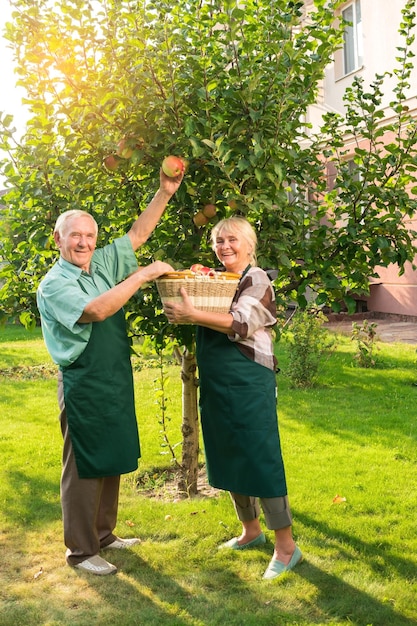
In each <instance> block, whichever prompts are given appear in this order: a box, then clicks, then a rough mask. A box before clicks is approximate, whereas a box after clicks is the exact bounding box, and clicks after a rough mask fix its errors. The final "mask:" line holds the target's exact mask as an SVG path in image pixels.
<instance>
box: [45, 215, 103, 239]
mask: <svg viewBox="0 0 417 626" xmlns="http://www.w3.org/2000/svg"><path fill="white" fill-rule="evenodd" d="M73 217H89V218H90V219H91V221H92V222H93V223H94V230H95V233H96V235H97V233H98V225H97V222H96V220H95V219H94V217H93V216H92V215H90V213H87V211H82V210H81V209H70V210H69V211H64V213H61V215H60V216H59V217H58V219H57V221H56V223H55V228H54V234H55V233H59V234H60V235H62V233H63V231H64V228H65V225H66V223H67V222H68V220H70V219H72V218H73Z"/></svg>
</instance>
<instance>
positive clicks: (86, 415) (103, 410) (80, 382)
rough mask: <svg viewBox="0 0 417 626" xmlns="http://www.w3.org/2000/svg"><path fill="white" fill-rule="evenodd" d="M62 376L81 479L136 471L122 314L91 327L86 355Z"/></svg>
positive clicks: (129, 368) (133, 418)
mask: <svg viewBox="0 0 417 626" xmlns="http://www.w3.org/2000/svg"><path fill="white" fill-rule="evenodd" d="M62 373H63V381H64V399H65V408H66V412H67V420H68V428H69V433H70V437H71V442H72V446H73V450H74V456H75V461H76V464H77V469H78V474H79V477H80V478H101V477H105V476H118V475H119V474H125V473H127V472H132V471H134V470H136V469H137V467H138V458H139V457H140V446H139V434H138V427H137V422H136V414H135V404H134V390H133V375H132V366H131V362H130V343H129V339H128V337H127V334H126V321H125V316H124V312H123V309H121V310H120V311H118V312H117V313H116V314H115V315H113V316H112V317H109V318H108V319H106V320H104V321H103V322H94V323H93V325H92V332H91V336H90V340H89V342H88V344H87V346H86V348H85V350H84V352H83V353H82V354H81V356H79V357H78V359H77V360H76V361H75V362H74V363H72V364H71V365H69V366H68V367H63V368H62Z"/></svg>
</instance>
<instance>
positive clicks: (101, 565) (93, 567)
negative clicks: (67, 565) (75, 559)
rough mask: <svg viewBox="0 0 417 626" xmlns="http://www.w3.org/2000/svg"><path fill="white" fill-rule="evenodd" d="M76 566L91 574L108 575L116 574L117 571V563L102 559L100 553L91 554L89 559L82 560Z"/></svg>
mask: <svg viewBox="0 0 417 626" xmlns="http://www.w3.org/2000/svg"><path fill="white" fill-rule="evenodd" d="M74 567H76V568H77V569H81V570H83V571H84V572H89V573H90V574H96V575H97V576H107V575H108V574H115V573H116V572H117V567H116V566H115V565H112V564H111V563H108V562H107V561H106V560H105V559H102V558H101V556H98V554H96V555H95V556H90V558H89V559H85V561H81V563H77V565H74Z"/></svg>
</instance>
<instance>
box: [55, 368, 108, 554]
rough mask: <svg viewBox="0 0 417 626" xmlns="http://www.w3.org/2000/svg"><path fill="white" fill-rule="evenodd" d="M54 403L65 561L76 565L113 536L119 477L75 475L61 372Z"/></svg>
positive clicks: (97, 550)
mask: <svg viewBox="0 0 417 626" xmlns="http://www.w3.org/2000/svg"><path fill="white" fill-rule="evenodd" d="M58 404H59V408H60V422H61V431H62V436H63V438H64V448H63V454H62V474H61V507H62V518H63V525H64V543H65V545H66V547H67V548H68V550H67V562H68V563H69V564H70V565H73V566H74V565H76V564H77V563H80V562H81V561H84V560H85V559H87V558H88V557H90V556H94V555H96V554H97V553H98V552H99V550H100V549H101V548H104V547H106V546H107V545H109V544H110V543H112V542H113V541H114V540H115V539H116V535H114V534H113V531H114V528H115V527H116V522H117V510H118V504H119V486H120V476H110V477H105V478H79V477H78V471H77V466H76V463H75V458H74V452H73V449H72V443H71V438H70V436H69V432H68V423H67V414H66V410H65V405H64V387H63V382H62V374H61V373H59V376H58Z"/></svg>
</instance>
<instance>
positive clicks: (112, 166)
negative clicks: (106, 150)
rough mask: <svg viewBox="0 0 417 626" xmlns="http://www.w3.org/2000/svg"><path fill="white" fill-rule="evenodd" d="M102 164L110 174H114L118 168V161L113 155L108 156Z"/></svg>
mask: <svg viewBox="0 0 417 626" xmlns="http://www.w3.org/2000/svg"><path fill="white" fill-rule="evenodd" d="M103 163H104V165H105V167H106V168H107V169H108V170H110V171H111V172H114V171H115V170H117V168H118V167H119V165H120V160H119V158H118V157H117V156H116V155H115V154H109V155H108V156H106V158H105V159H104V160H103Z"/></svg>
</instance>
